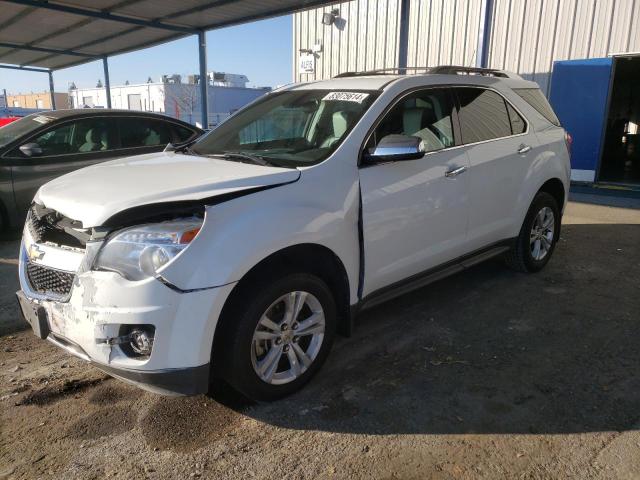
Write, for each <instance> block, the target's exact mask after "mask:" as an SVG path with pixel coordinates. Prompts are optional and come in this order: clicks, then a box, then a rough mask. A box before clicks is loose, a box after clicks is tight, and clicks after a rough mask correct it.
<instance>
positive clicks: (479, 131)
mask: <svg viewBox="0 0 640 480" xmlns="http://www.w3.org/2000/svg"><path fill="white" fill-rule="evenodd" d="M455 90H456V94H457V95H458V101H459V102H460V129H461V133H462V143H465V144H466V143H475V142H482V141H484V140H491V139H494V138H501V137H508V136H509V135H511V122H510V120H509V114H508V113H507V107H506V105H505V102H504V99H503V98H502V97H501V96H500V95H499V94H497V93H496V92H494V91H491V90H485V89H482V88H456V89H455Z"/></svg>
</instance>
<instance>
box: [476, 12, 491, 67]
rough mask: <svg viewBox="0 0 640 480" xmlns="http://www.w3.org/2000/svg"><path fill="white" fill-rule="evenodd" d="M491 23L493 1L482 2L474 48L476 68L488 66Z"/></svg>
mask: <svg viewBox="0 0 640 480" xmlns="http://www.w3.org/2000/svg"><path fill="white" fill-rule="evenodd" d="M492 23H493V0H482V5H481V7H480V29H479V30H478V46H477V48H476V52H477V53H476V67H479V68H487V67H488V66H489V45H490V39H491V24H492Z"/></svg>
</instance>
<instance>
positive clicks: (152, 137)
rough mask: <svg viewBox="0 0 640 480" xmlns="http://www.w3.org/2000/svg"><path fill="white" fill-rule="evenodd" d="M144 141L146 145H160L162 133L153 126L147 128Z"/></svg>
mask: <svg viewBox="0 0 640 480" xmlns="http://www.w3.org/2000/svg"><path fill="white" fill-rule="evenodd" d="M143 143H144V145H146V146H152V145H160V134H159V133H158V132H156V131H155V130H154V129H153V128H147V134H146V135H145V137H144V142H143Z"/></svg>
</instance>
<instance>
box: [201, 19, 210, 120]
mask: <svg viewBox="0 0 640 480" xmlns="http://www.w3.org/2000/svg"><path fill="white" fill-rule="evenodd" d="M198 52H199V58H200V106H201V108H202V117H201V119H202V128H204V129H207V128H209V92H208V91H207V90H208V85H209V81H208V79H207V37H206V32H205V31H204V30H201V31H200V32H198Z"/></svg>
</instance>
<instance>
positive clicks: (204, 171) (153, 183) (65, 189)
mask: <svg viewBox="0 0 640 480" xmlns="http://www.w3.org/2000/svg"><path fill="white" fill-rule="evenodd" d="M299 177H300V172H299V171H298V170H295V169H287V168H277V167H265V166H261V165H252V164H247V163H240V162H232V161H227V160H223V159H216V158H208V157H198V156H192V155H182V154H178V153H174V152H161V153H151V154H147V155H139V156H136V157H127V158H121V159H117V160H112V161H109V162H105V163H100V164H97V165H93V166H90V167H86V168H83V169H80V170H76V171H74V172H71V173H68V174H66V175H63V176H62V177H59V178H56V179H55V180H52V181H50V182H49V183H46V184H44V185H43V186H42V187H40V190H39V191H38V194H37V195H36V201H37V202H38V203H40V204H43V205H44V206H45V207H47V208H52V209H54V210H56V211H58V212H60V213H61V214H63V215H65V216H67V217H69V218H71V219H73V220H79V221H81V222H82V225H83V227H84V228H89V227H97V226H100V225H102V224H103V223H104V222H105V221H106V220H107V219H108V218H109V217H111V216H112V215H114V214H116V213H118V212H121V211H122V210H125V209H128V208H132V207H138V206H141V205H147V204H155V203H165V202H175V201H183V200H201V199H205V198H211V197H215V196H218V195H223V194H226V193H231V192H237V191H241V190H247V189H251V188H256V187H266V186H274V185H279V184H283V183H290V182H294V181H296V180H297V179H298V178H299Z"/></svg>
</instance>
